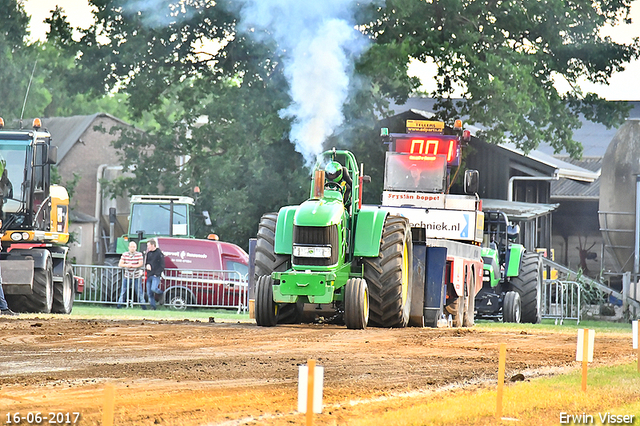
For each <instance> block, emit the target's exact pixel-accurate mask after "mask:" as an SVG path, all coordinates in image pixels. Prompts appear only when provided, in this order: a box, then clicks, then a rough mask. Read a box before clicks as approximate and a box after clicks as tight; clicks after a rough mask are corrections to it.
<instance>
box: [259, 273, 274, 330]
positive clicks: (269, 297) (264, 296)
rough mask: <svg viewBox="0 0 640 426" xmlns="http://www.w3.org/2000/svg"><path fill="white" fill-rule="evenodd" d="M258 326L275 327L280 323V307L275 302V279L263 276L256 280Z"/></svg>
mask: <svg viewBox="0 0 640 426" xmlns="http://www.w3.org/2000/svg"><path fill="white" fill-rule="evenodd" d="M255 311H256V324H258V325H259V326H260V327H273V326H274V325H276V324H277V323H278V321H277V319H278V305H277V304H276V303H274V301H273V279H271V276H269V275H262V276H261V277H259V278H258V279H257V280H256V305H255Z"/></svg>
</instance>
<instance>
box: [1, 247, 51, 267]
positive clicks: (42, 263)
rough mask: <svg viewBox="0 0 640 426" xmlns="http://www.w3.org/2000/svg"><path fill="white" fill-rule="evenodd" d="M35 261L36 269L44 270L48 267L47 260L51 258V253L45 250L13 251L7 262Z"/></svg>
mask: <svg viewBox="0 0 640 426" xmlns="http://www.w3.org/2000/svg"><path fill="white" fill-rule="evenodd" d="M25 258H32V259H33V267H34V269H44V268H45V267H46V266H47V259H49V258H51V253H50V252H49V250H47V249H45V248H31V249H12V250H11V251H10V252H9V254H8V255H7V257H6V260H23V259H25Z"/></svg>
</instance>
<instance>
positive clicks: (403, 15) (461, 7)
mask: <svg viewBox="0 0 640 426" xmlns="http://www.w3.org/2000/svg"><path fill="white" fill-rule="evenodd" d="M630 5H631V1H629V0H620V1H613V2H610V1H595V2H592V1H587V0H573V1H569V2H567V1H563V0H549V1H545V2H539V1H537V0H531V1H527V0H525V1H520V2H503V1H494V0H489V1H471V2H460V1H458V0H445V1H433V2H422V1H406V0H388V1H387V2H386V7H384V8H382V9H381V14H380V16H379V17H378V19H376V20H372V21H371V23H370V25H368V30H367V33H368V34H370V35H371V36H372V37H374V38H375V39H376V43H377V44H378V45H383V46H396V49H397V50H398V51H401V52H403V54H402V55H401V61H403V62H404V63H406V61H407V60H408V59H409V58H416V59H418V60H420V61H426V60H427V59H432V60H433V61H434V62H435V63H436V64H437V66H438V75H437V80H438V88H437V90H436V91H435V93H433V96H435V97H437V98H440V102H439V103H438V104H437V112H438V115H439V117H440V118H443V119H452V118H458V117H462V116H468V121H469V122H470V123H477V124H480V125H481V126H482V127H483V128H484V129H485V131H484V132H483V135H482V136H483V137H484V138H485V139H486V140H487V141H489V142H493V143H501V142H502V141H503V140H504V137H505V135H506V134H508V135H509V139H510V140H511V141H513V142H515V143H516V144H517V145H518V146H519V147H521V148H523V149H524V150H525V151H529V150H531V149H535V148H536V147H537V146H538V145H539V144H540V143H541V142H547V143H549V144H550V145H551V146H553V147H554V148H555V150H556V152H559V151H560V150H562V149H563V148H564V149H566V151H567V152H568V153H570V154H571V155H573V156H575V157H577V156H580V154H581V152H582V147H581V146H580V145H579V143H577V142H576V141H574V140H572V135H573V132H572V131H573V129H576V128H578V126H579V125H580V124H579V114H583V115H584V116H585V117H586V118H587V119H589V120H592V121H597V122H600V123H604V124H605V125H607V126H612V125H616V124H619V123H620V122H621V121H622V119H623V118H624V117H625V116H626V114H627V112H628V109H629V107H628V106H625V105H623V104H620V103H618V104H611V103H607V102H605V101H604V100H603V99H601V98H599V97H598V96H597V95H595V94H593V93H586V94H584V93H583V92H582V90H581V88H580V86H579V84H578V81H579V79H580V78H581V77H586V78H587V79H588V80H589V81H592V82H599V83H606V82H607V81H608V79H609V77H610V76H611V75H612V73H613V72H616V71H620V70H622V69H624V66H625V64H626V63H627V62H629V61H630V60H631V59H636V58H638V54H639V46H640V45H639V42H638V39H637V38H636V39H635V41H634V42H633V43H631V44H629V45H624V44H619V43H615V42H613V41H612V40H611V39H610V38H608V37H602V36H601V35H600V32H599V30H600V29H601V28H602V26H603V25H605V24H607V23H609V24H619V23H620V20H622V21H624V22H628V19H629V9H630ZM620 18H622V19H620ZM558 78H563V79H565V80H566V81H567V82H568V83H569V84H570V85H571V87H572V90H571V91H570V92H569V93H568V94H566V95H563V94H560V93H558V91H557V90H556V88H555V87H554V81H555V79H558ZM457 88H461V89H462V90H463V98H464V101H463V102H454V101H452V100H451V99H450V96H451V95H452V94H453V93H454V91H455V90H456V89H457Z"/></svg>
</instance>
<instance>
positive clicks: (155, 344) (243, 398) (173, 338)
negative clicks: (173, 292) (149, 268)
mask: <svg viewBox="0 0 640 426" xmlns="http://www.w3.org/2000/svg"><path fill="white" fill-rule="evenodd" d="M627 340H628V339H621V338H620V337H619V336H616V335H615V334H612V335H600V336H597V344H596V354H595V359H596V360H597V361H596V362H595V363H594V364H595V365H599V364H615V363H619V362H625V361H628V362H631V361H632V360H633V358H632V357H631V356H630V354H629V351H628V346H629V342H628V341H627ZM503 342H504V343H507V347H508V354H507V358H508V359H507V378H509V377H512V376H515V375H516V374H518V373H521V374H523V375H524V376H525V379H529V378H532V377H536V376H539V375H546V374H555V373H558V372H562V371H567V370H577V369H579V365H578V364H577V363H576V362H575V361H574V359H575V347H576V336H575V334H574V333H565V334H558V333H553V332H547V331H540V330H537V329H536V328H530V329H529V330H528V331H520V330H514V331H495V330H486V329H479V328H478V327H475V328H472V329H417V328H408V329H373V328H370V329H368V330H364V331H361V330H347V329H345V328H344V327H341V326H334V325H291V326H278V327H275V328H260V327H257V326H255V325H254V324H252V323H237V322H227V323H220V322H215V323H205V322H193V321H176V322H159V321H151V320H137V321H132V320H77V319H70V318H65V317H51V318H23V317H20V318H0V424H7V423H8V419H10V418H9V417H7V416H8V415H14V414H15V413H20V414H21V415H22V416H26V415H27V414H28V413H29V412H31V413H35V412H41V413H42V414H43V416H44V417H45V419H44V420H43V422H42V423H43V424H52V423H51V422H50V420H51V419H52V418H53V419H54V421H55V420H56V419H57V423H60V420H61V419H63V417H64V420H65V421H66V419H67V418H69V419H70V420H71V422H72V423H73V420H75V418H76V415H75V414H73V413H79V418H78V421H77V423H76V424H81V425H97V424H102V416H103V407H104V404H105V399H104V394H105V389H106V388H108V387H109V386H114V388H115V414H114V418H115V424H118V425H153V424H161V425H186V426H189V425H218V424H223V425H242V424H260V425H280V424H304V415H302V414H299V413H297V412H296V411H295V410H296V407H297V375H298V365H300V364H305V363H306V361H307V360H308V359H315V360H317V363H318V364H319V365H322V366H324V368H325V377H324V384H325V386H324V400H323V402H324V404H325V409H324V411H323V414H321V415H317V416H316V417H315V423H314V424H316V425H340V424H346V423H348V421H349V420H350V419H353V418H355V417H358V416H360V417H361V416H362V412H363V410H364V412H366V405H367V404H368V403H369V402H371V401H376V403H377V404H379V403H380V402H381V401H382V402H383V403H384V401H385V400H389V401H390V403H391V402H392V401H393V400H394V399H396V398H401V397H406V396H407V395H410V394H412V393H416V394H420V393H425V392H431V391H435V390H442V389H445V390H446V389H452V388H457V387H482V386H493V385H495V382H496V375H497V369H498V355H497V354H498V345H499V344H500V343H503ZM353 407H360V408H359V409H358V410H354V409H353ZM67 415H68V416H69V417H67ZM21 424H30V423H29V421H27V420H25V421H23V422H22V423H21ZM31 424H33V423H31Z"/></svg>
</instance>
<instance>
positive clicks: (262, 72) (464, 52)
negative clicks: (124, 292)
mask: <svg viewBox="0 0 640 426" xmlns="http://www.w3.org/2000/svg"><path fill="white" fill-rule="evenodd" d="M283 1H284V0H283ZM246 3H247V1H243V2H237V1H235V2H234V1H231V0H221V1H218V2H216V3H215V4H212V3H209V2H204V1H201V0H185V1H181V2H179V3H178V2H173V1H170V0H157V1H156V2H153V3H152V4H150V5H151V6H149V7H147V3H144V4H142V3H139V2H134V3H131V2H128V1H125V0H100V1H98V0H94V1H93V5H94V6H95V7H96V12H95V18H96V22H95V24H94V25H93V26H92V27H91V28H89V29H88V30H86V31H84V32H83V35H82V39H81V41H80V47H79V49H80V50H81V52H82V55H81V56H79V59H78V60H77V70H78V74H77V78H75V82H76V83H77V84H78V85H79V86H81V87H83V88H86V90H90V91H91V92H92V93H96V94H101V93H102V94H104V93H111V92H113V91H115V90H117V91H119V92H120V93H124V94H126V95H127V97H128V98H127V99H128V104H129V107H130V112H131V115H132V117H134V118H140V117H142V116H143V115H144V114H153V115H154V117H155V120H156V123H157V126H156V127H154V128H153V129H147V130H151V132H150V133H149V134H148V135H146V136H143V135H140V134H137V135H135V136H134V137H130V138H128V139H127V138H125V139H123V140H122V141H121V142H120V143H119V145H118V147H119V148H120V149H121V150H122V153H123V161H125V165H127V166H129V165H131V166H132V167H133V170H134V177H133V178H125V179H123V180H122V181H120V182H117V183H116V184H115V185H114V190H117V191H120V192H137V191H144V192H156V191H158V192H165V193H177V192H180V193H190V191H191V189H192V187H193V186H194V185H196V184H197V185H198V186H199V187H200V188H201V189H202V194H201V195H200V202H201V203H203V206H202V208H203V209H204V208H205V207H206V209H208V210H209V211H210V212H212V217H214V219H215V221H216V225H215V226H216V229H215V230H216V231H217V232H219V233H220V234H221V237H222V238H224V239H229V240H232V241H236V242H239V243H241V244H243V245H244V244H245V242H246V237H247V236H248V235H250V234H251V231H250V229H251V228H252V227H254V226H255V224H256V223H257V221H258V218H259V216H260V214H261V213H263V212H265V211H269V210H273V209H275V208H277V207H279V206H282V205H284V204H288V203H290V202H292V201H293V202H295V203H298V202H300V201H301V198H302V197H300V194H305V193H306V192H307V191H308V180H307V179H308V172H307V171H306V170H305V169H304V166H303V164H304V162H303V160H302V158H301V157H300V156H299V155H297V154H295V153H294V152H293V149H292V144H291V141H290V138H289V136H288V135H289V133H290V129H291V126H292V122H293V121H295V118H292V117H290V116H287V114H282V111H283V110H284V109H285V108H287V106H288V105H289V104H290V102H291V97H290V94H289V89H290V82H289V81H288V80H287V76H288V75H287V72H286V63H287V61H286V52H285V51H284V49H283V48H282V47H281V46H278V45H277V44H276V43H275V42H274V40H273V38H270V37H269V36H271V35H272V33H273V32H275V29H274V30H273V31H272V30H271V29H270V28H269V27H256V28H252V29H249V30H246V31H240V30H239V22H240V21H241V15H240V12H241V11H242V7H241V6H242V5H244V4H246ZM347 3H349V5H351V6H353V7H354V8H355V9H354V10H353V13H352V17H353V18H354V20H355V22H356V23H357V24H358V28H360V29H361V30H362V31H363V33H364V34H366V35H367V36H368V37H369V39H370V41H371V45H370V47H369V49H368V50H367V51H366V52H365V53H364V54H363V55H362V56H361V57H359V58H356V57H355V56H354V57H353V59H354V60H356V59H357V62H356V63H355V66H354V69H355V70H356V73H357V74H358V76H360V77H361V84H354V85H353V87H352V90H351V91H350V93H349V96H348V97H347V102H346V103H345V105H344V107H343V113H344V115H345V121H344V123H343V124H342V125H341V126H340V127H339V128H338V129H336V131H335V132H334V134H333V135H332V136H331V137H329V138H328V139H327V141H326V143H325V147H326V148H331V147H332V146H338V147H349V148H352V149H353V150H354V151H355V152H356V154H357V155H358V156H359V157H358V158H359V160H360V161H363V160H364V162H365V163H366V164H367V166H368V172H369V173H370V174H371V175H373V176H374V177H375V176H382V175H383V174H382V172H381V170H382V167H383V164H384V163H383V159H384V149H383V147H382V146H381V144H379V142H378V138H377V135H376V132H375V128H376V127H377V121H378V120H379V119H380V117H384V116H385V115H388V114H389V111H388V106H389V101H390V100H393V101H395V102H397V103H401V102H402V101H404V100H405V99H406V98H407V97H408V96H409V94H410V93H412V91H413V90H415V88H416V87H417V86H418V82H417V81H416V80H415V79H411V78H409V77H408V76H407V64H408V62H409V60H410V59H411V58H416V59H418V60H427V59H428V58H431V59H433V60H434V61H435V62H436V64H437V65H438V67H439V72H438V77H437V78H438V83H439V85H438V90H436V93H434V94H433V95H434V96H436V97H438V98H440V102H439V104H438V111H437V112H438V114H439V117H440V118H441V119H444V120H447V121H450V119H451V118H454V117H455V118H458V117H460V116H467V117H468V121H469V122H472V123H478V124H480V125H482V126H483V127H484V128H485V129H486V130H485V132H484V137H485V138H486V139H487V140H488V141H490V142H494V143H499V142H502V141H503V140H504V137H505V135H507V134H508V136H509V138H510V140H512V141H514V142H516V143H517V144H518V145H519V146H520V147H522V148H523V149H525V150H530V149H533V148H535V147H536V146H537V145H538V144H539V143H540V142H542V141H545V142H547V143H550V144H551V145H552V146H553V147H554V148H556V149H557V150H560V149H561V148H564V149H566V150H567V151H568V152H569V153H571V154H572V155H575V156H577V155H579V154H580V152H581V147H580V145H579V144H578V143H577V142H575V141H573V140H572V129H575V128H576V127H577V126H578V125H579V120H578V116H579V114H580V113H582V114H584V115H585V117H587V118H588V119H593V120H596V121H599V122H603V123H605V124H607V125H613V124H615V123H617V122H619V121H620V119H621V118H622V117H623V116H624V114H625V106H624V105H620V104H617V105H611V104H609V103H606V102H604V101H603V100H602V99H599V98H598V97H597V96H595V95H593V94H582V92H581V91H580V88H579V86H578V85H577V82H578V78H579V77H581V76H586V77H587V78H589V79H590V80H592V81H607V79H608V78H609V76H610V75H611V74H612V73H613V72H614V71H617V70H620V69H621V68H622V67H623V66H624V64H625V63H626V62H628V61H629V60H631V59H633V58H636V57H637V56H638V50H639V46H638V42H637V41H636V42H634V43H633V44H631V45H620V44H616V43H614V42H612V41H611V40H609V39H607V38H602V37H600V36H599V35H598V29H599V28H600V27H602V25H604V24H605V23H607V22H616V19H617V17H619V16H621V15H622V16H624V15H625V13H628V10H629V4H630V2H629V1H628V0H619V1H614V2H604V1H597V2H587V1H585V0H573V1H572V2H568V3H567V2H563V1H560V0H549V1H547V2H544V3H540V2H537V1H533V0H527V1H523V2H516V3H513V2H511V3H505V2H498V1H492V0H491V1H485V2H459V1H457V0H440V1H433V2H423V1H418V0H387V1H386V2H385V3H384V4H383V5H382V6H379V5H378V4H376V3H370V2H366V1H364V2H347ZM239 5H240V6H239ZM62 33H63V32H60V34H62ZM258 36H259V37H258ZM294 36H295V35H294ZM63 38H64V37H63ZM67 38H68V37H67ZM557 76H562V77H563V78H565V79H566V80H567V81H569V82H570V83H571V84H573V91H572V92H571V93H569V94H567V95H561V94H560V93H558V92H557V90H556V89H555V88H554V86H553V82H554V78H557ZM458 86H460V87H462V88H463V90H464V102H454V101H452V100H451V99H450V96H451V95H452V94H453V93H454V89H455V88H456V87H458ZM201 116H206V117H208V121H207V122H205V123H204V124H203V123H198V121H197V119H198V118H199V117H201ZM285 156H286V157H285ZM138 158H139V159H138ZM176 158H181V159H182V160H181V161H178V162H176ZM374 181H375V178H374ZM378 181H379V182H378V183H377V186H374V185H371V187H367V188H365V191H366V192H365V197H366V198H367V199H369V200H370V201H372V202H377V200H378V199H379V192H380V188H381V181H380V180H379V179H378ZM221 230H224V232H223V231H221ZM253 231H255V230H253ZM225 234H226V235H225Z"/></svg>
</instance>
